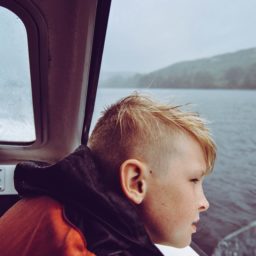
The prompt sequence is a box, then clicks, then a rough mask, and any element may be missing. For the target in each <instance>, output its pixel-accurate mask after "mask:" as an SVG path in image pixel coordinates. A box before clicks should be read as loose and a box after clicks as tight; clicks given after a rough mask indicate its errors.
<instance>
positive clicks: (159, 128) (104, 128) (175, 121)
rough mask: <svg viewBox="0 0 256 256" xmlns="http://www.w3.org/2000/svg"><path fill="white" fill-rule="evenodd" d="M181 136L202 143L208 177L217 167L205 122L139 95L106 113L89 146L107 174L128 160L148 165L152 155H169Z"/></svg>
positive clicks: (189, 113)
mask: <svg viewBox="0 0 256 256" xmlns="http://www.w3.org/2000/svg"><path fill="white" fill-rule="evenodd" d="M179 135H190V136H192V137H193V138H194V139H195V140H196V141H197V142H198V143H199V145H200V146H201V148H202V151H203V154H204V159H205V163H206V167H207V170H206V173H205V174H209V173H210V172H211V171H212V169H213V166H214V162H215V158H216V146H215V143H214V141H213V139H212V136H211V134H210V131H209V129H208V127H207V125H206V121H205V120H204V119H202V118H201V117H199V115H198V114H197V113H195V112H190V111H185V110H183V109H182V106H172V105H169V104H162V103H159V102H157V101H154V100H152V99H151V98H150V97H148V96H144V95H141V94H138V93H134V94H132V95H130V96H128V97H125V98H123V99H121V100H119V101H118V102H117V103H115V104H113V105H111V106H109V107H108V108H106V109H105V110H104V111H103V113H102V116H101V117H100V119H99V120H98V122H97V124H96V126H95V128H94V130H93V131H92V134H91V136H90V138H89V141H88V146H89V148H90V149H91V151H92V153H93V156H94V157H95V159H96V162H97V163H98V164H99V166H100V168H102V169H103V171H104V172H105V171H118V170H119V168H120V166H121V164H122V163H123V162H124V161H125V160H127V159H131V158H135V159H138V160H141V161H146V162H147V161H150V160H151V159H152V158H153V155H159V156H164V153H165V152H166V151H169V152H168V153H170V152H171V150H170V148H171V147H172V146H171V145H170V144H172V141H173V143H175V137H177V136H179ZM166 157H167V156H166ZM158 164H159V163H158Z"/></svg>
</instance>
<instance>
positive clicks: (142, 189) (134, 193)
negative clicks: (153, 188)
mask: <svg viewBox="0 0 256 256" xmlns="http://www.w3.org/2000/svg"><path fill="white" fill-rule="evenodd" d="M146 173H147V167H146V165H145V164H144V163H142V162H140V161H139V160H136V159H128V160H126V161H124V162H123V163H122V165H121V167H120V181H121V186H122V189H123V192H124V194H125V195H126V196H127V197H128V199H130V200H131V201H132V202H133V203H135V204H140V203H141V202H142V201H143V199H144V198H145V196H146V192H147V189H148V186H147V180H146Z"/></svg>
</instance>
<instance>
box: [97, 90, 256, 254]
mask: <svg viewBox="0 0 256 256" xmlns="http://www.w3.org/2000/svg"><path fill="white" fill-rule="evenodd" d="M132 91H134V90H132V89H100V90H99V91H98V95H97V102H96V106H95V115H94V117H93V122H92V126H94V124H95V122H96V120H97V118H98V117H99V115H100V111H102V110H103V108H104V106H106V105H109V104H111V103H113V102H115V101H116V100H117V99H119V98H121V97H123V96H125V95H127V94H129V93H131V92H132ZM140 91H142V92H144V93H147V94H150V95H153V96H154V97H155V98H158V99H161V100H162V101H165V102H170V103H174V104H186V103H192V105H191V107H192V109H193V110H195V111H197V112H199V113H200V114H201V115H202V116H203V117H205V118H206V119H207V120H209V121H210V122H211V123H210V124H209V126H210V129H211V131H212V133H213V136H214V139H215V141H216V144H217V148H218V155H217V161H216V164H215V168H214V171H213V173H212V174H211V175H210V176H209V177H207V178H206V179H205V185H204V187H205V192H206V196H207V198H208V200H209V202H210V208H209V210H208V211H207V212H206V213H204V214H202V216H201V221H200V225H199V229H198V232H197V234H196V235H195V236H194V237H193V240H194V241H195V242H196V243H197V244H198V245H199V246H200V247H201V248H202V249H203V250H204V251H205V252H206V253H207V254H208V255H211V253H212V252H213V250H214V248H215V247H216V245H217V243H218V241H220V240H221V239H222V238H224V237H225V236H226V235H228V234H230V233H231V232H233V231H235V230H237V229H239V228H241V227H243V226H245V225H247V224H249V223H250V222H252V221H254V220H256V91H251V90H178V89H168V90H162V89H151V90H150V91H148V90H140ZM255 239H256V238H255Z"/></svg>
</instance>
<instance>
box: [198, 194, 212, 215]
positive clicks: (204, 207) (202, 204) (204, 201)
mask: <svg viewBox="0 0 256 256" xmlns="http://www.w3.org/2000/svg"><path fill="white" fill-rule="evenodd" d="M209 207H210V204H209V202H208V200H207V198H206V196H205V194H204V193H202V197H201V200H200V202H199V212H204V211H207V210H208V208H209Z"/></svg>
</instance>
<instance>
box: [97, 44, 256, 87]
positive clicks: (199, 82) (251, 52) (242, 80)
mask: <svg viewBox="0 0 256 256" xmlns="http://www.w3.org/2000/svg"><path fill="white" fill-rule="evenodd" d="M101 86H103V87H119V88H122V87H133V88H211V89H212V88H213V89H255V88H256V48H251V49H246V50H240V51H237V52H234V53H227V54H222V55H217V56H214V57H210V58H204V59H198V60H192V61H184V62H179V63H175V64H173V65H170V66H168V67H166V68H163V69H159V70H156V71H154V72H151V73H148V74H137V75H133V76H130V77H125V76H122V75H115V76H112V77H110V78H109V79H107V80H104V81H103V82H102V83H101Z"/></svg>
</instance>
